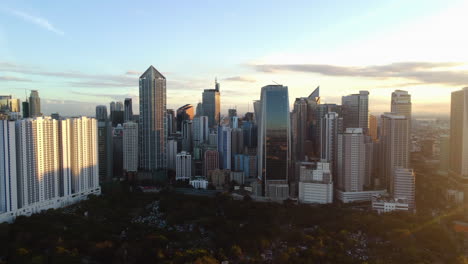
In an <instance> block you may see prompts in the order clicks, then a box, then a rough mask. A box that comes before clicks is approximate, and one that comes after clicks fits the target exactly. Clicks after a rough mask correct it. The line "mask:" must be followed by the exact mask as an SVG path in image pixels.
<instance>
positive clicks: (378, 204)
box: [372, 195, 410, 214]
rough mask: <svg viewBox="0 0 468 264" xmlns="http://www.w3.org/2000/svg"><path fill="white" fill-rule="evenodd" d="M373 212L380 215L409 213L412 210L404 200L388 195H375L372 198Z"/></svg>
mask: <svg viewBox="0 0 468 264" xmlns="http://www.w3.org/2000/svg"><path fill="white" fill-rule="evenodd" d="M372 210H373V211H376V212H377V213H378V214H382V213H389V212H393V211H402V212H408V211H409V210H410V207H409V204H408V201H407V200H406V199H404V198H393V197H391V196H388V195H374V196H373V197H372Z"/></svg>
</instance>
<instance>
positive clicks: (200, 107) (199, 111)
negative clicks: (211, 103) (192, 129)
mask: <svg viewBox="0 0 468 264" xmlns="http://www.w3.org/2000/svg"><path fill="white" fill-rule="evenodd" d="M202 115H203V104H202V103H198V104H197V108H196V109H195V116H202Z"/></svg>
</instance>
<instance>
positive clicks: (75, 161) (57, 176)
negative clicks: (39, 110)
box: [0, 117, 100, 222]
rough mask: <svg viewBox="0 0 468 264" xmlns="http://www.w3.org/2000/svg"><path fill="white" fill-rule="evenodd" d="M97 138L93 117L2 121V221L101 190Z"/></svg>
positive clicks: (73, 200) (56, 206) (74, 200)
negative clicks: (6, 212) (3, 212)
mask: <svg viewBox="0 0 468 264" xmlns="http://www.w3.org/2000/svg"><path fill="white" fill-rule="evenodd" d="M5 131H7V132H8V134H5ZM6 139H7V140H8V141H6ZM97 142H98V141H97V125H96V120H95V119H94V118H86V117H80V118H71V119H61V120H55V119H51V118H50V117H37V118H31V119H23V120H18V121H16V122H14V123H13V122H7V121H0V148H2V149H5V147H6V146H8V147H9V149H8V151H1V154H0V156H2V160H4V161H6V162H2V164H1V165H0V182H1V183H2V186H1V187H0V193H1V196H2V197H1V198H0V211H5V210H8V211H10V212H11V213H8V214H2V213H0V222H2V221H11V220H13V219H14V218H15V217H16V216H18V215H30V214H32V213H36V212H40V211H42V210H47V209H50V208H58V207H61V206H65V205H69V204H71V203H73V202H76V201H79V200H82V199H86V197H87V196H88V195H89V194H100V187H99V178H98V152H97V151H98V146H97ZM13 143H15V144H14V145H13ZM14 152H16V155H14ZM7 167H8V170H5V168H7ZM14 179H16V183H15V182H14ZM14 184H16V187H14ZM4 195H8V196H9V197H6V196H4ZM5 198H6V199H5ZM15 199H16V200H15ZM15 203H16V205H15ZM5 208H6V209H5Z"/></svg>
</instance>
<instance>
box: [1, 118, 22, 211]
mask: <svg viewBox="0 0 468 264" xmlns="http://www.w3.org/2000/svg"><path fill="white" fill-rule="evenodd" d="M0 160H1V161H2V162H0V214H1V213H5V212H11V211H14V210H16V209H17V208H18V197H17V178H16V177H17V172H16V138H15V122H13V121H7V120H0Z"/></svg>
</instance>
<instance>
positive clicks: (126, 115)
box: [124, 98, 133, 123]
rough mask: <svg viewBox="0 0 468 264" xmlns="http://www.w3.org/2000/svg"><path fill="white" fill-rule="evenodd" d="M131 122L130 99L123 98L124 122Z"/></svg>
mask: <svg viewBox="0 0 468 264" xmlns="http://www.w3.org/2000/svg"><path fill="white" fill-rule="evenodd" d="M132 120H133V106H132V98H125V101H124V122H125V123H126V122H129V121H132Z"/></svg>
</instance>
